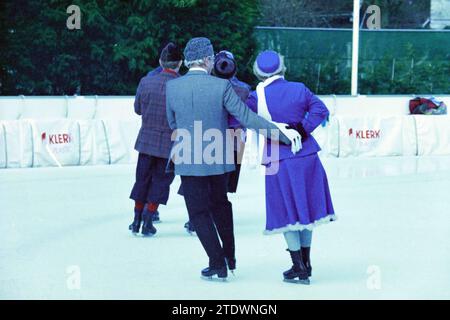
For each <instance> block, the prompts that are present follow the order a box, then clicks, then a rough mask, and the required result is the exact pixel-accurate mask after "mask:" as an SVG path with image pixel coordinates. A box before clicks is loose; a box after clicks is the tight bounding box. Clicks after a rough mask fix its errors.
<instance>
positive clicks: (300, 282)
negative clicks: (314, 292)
mask: <svg viewBox="0 0 450 320" xmlns="http://www.w3.org/2000/svg"><path fill="white" fill-rule="evenodd" d="M283 281H284V282H288V283H295V284H303V285H306V286H309V285H310V284H311V281H310V280H309V279H305V280H299V279H283Z"/></svg>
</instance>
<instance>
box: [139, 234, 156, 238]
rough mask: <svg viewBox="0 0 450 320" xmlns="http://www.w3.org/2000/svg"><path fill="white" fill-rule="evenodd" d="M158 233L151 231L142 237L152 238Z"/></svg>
mask: <svg viewBox="0 0 450 320" xmlns="http://www.w3.org/2000/svg"><path fill="white" fill-rule="evenodd" d="M155 234H156V233H149V234H143V235H142V237H143V238H152V237H154V236H155Z"/></svg>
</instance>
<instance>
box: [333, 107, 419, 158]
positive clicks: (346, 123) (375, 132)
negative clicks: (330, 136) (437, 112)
mask: <svg viewBox="0 0 450 320" xmlns="http://www.w3.org/2000/svg"><path fill="white" fill-rule="evenodd" d="M337 118H338V122H339V157H349V156H355V157H358V156H366V157H375V156H412V155H416V154H417V136H416V132H415V126H414V118H413V117H411V116H392V117H375V116H372V117H345V116H337Z"/></svg>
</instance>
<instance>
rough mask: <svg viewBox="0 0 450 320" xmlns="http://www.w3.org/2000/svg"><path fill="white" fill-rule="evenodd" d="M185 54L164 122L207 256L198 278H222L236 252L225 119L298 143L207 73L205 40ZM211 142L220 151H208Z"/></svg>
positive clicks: (210, 60) (209, 57)
mask: <svg viewBox="0 0 450 320" xmlns="http://www.w3.org/2000/svg"><path fill="white" fill-rule="evenodd" d="M184 56H185V64H186V66H187V67H188V68H189V72H188V73H187V74H186V75H185V76H183V77H180V78H177V79H174V80H171V81H169V82H168V83H167V87H166V108H167V119H168V122H169V126H170V127H171V128H172V129H174V130H175V131H174V135H173V136H172V140H174V141H175V143H174V146H173V148H172V152H171V160H172V161H173V163H174V164H175V174H177V175H180V176H181V181H182V184H183V191H184V198H185V202H186V207H187V210H188V213H189V219H190V221H191V222H192V223H193V225H194V228H195V230H196V232H197V236H198V238H199V240H200V242H201V244H202V245H203V247H204V249H205V251H206V253H207V255H208V257H209V267H207V268H205V269H204V270H202V272H201V274H202V276H203V277H204V278H207V279H211V278H212V277H213V276H215V275H217V276H218V277H219V278H221V279H226V278H227V275H228V270H227V261H229V260H231V259H233V260H234V261H235V257H234V250H232V253H231V254H230V253H229V252H230V250H227V248H226V247H227V246H233V248H234V231H233V212H232V207H231V203H230V202H229V201H228V197H227V182H228V179H227V172H230V171H233V170H234V168H235V166H234V144H233V140H231V139H227V138H226V137H227V134H228V133H227V128H228V115H229V114H231V115H232V116H234V117H235V118H236V119H237V120H238V121H239V122H240V123H241V124H242V125H243V126H245V127H248V128H252V129H265V130H266V131H267V133H268V134H269V135H270V134H271V133H272V135H270V137H271V138H272V139H273V138H276V136H278V137H279V140H280V141H281V142H283V143H286V144H291V142H292V144H293V145H296V144H297V143H298V141H299V139H300V135H299V134H298V133H297V132H296V131H294V130H283V132H284V133H285V134H286V135H285V134H283V133H281V132H280V131H279V130H278V127H277V126H276V125H274V124H273V123H271V122H269V121H267V120H265V119H263V118H261V117H259V116H258V115H257V114H255V113H253V112H252V111H251V110H250V109H249V108H247V107H246V105H245V104H244V103H243V102H242V101H241V99H240V98H239V97H238V96H237V95H236V93H235V91H234V90H233V88H232V85H231V83H230V81H227V80H224V79H220V78H217V77H213V76H211V75H210V72H211V70H212V68H213V65H214V51H213V46H212V44H211V42H210V41H209V39H207V38H193V39H191V40H190V41H189V42H188V44H187V46H186V48H185V50H184ZM261 133H263V134H264V132H261ZM273 133H275V136H274V135H273ZM266 135H267V134H266ZM288 137H289V138H288ZM212 142H214V143H215V145H216V146H221V147H218V148H216V149H214V150H213V151H211V149H210V148H211V143H212ZM227 151H228V152H227ZM213 217H214V219H213ZM217 232H219V234H220V238H221V239H222V241H223V244H221V243H220V240H219V237H218V234H217ZM222 245H223V246H222ZM225 252H228V255H233V256H226V255H225Z"/></svg>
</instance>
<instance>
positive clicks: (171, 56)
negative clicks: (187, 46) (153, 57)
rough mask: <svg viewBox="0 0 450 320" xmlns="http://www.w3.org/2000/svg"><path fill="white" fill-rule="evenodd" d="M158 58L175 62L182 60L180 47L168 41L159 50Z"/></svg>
mask: <svg viewBox="0 0 450 320" xmlns="http://www.w3.org/2000/svg"><path fill="white" fill-rule="evenodd" d="M160 59H161V61H162V62H177V61H181V60H183V56H182V54H181V49H180V47H178V46H177V45H176V44H175V43H173V42H169V43H168V44H167V45H166V46H165V47H164V49H162V50H161V56H160Z"/></svg>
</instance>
